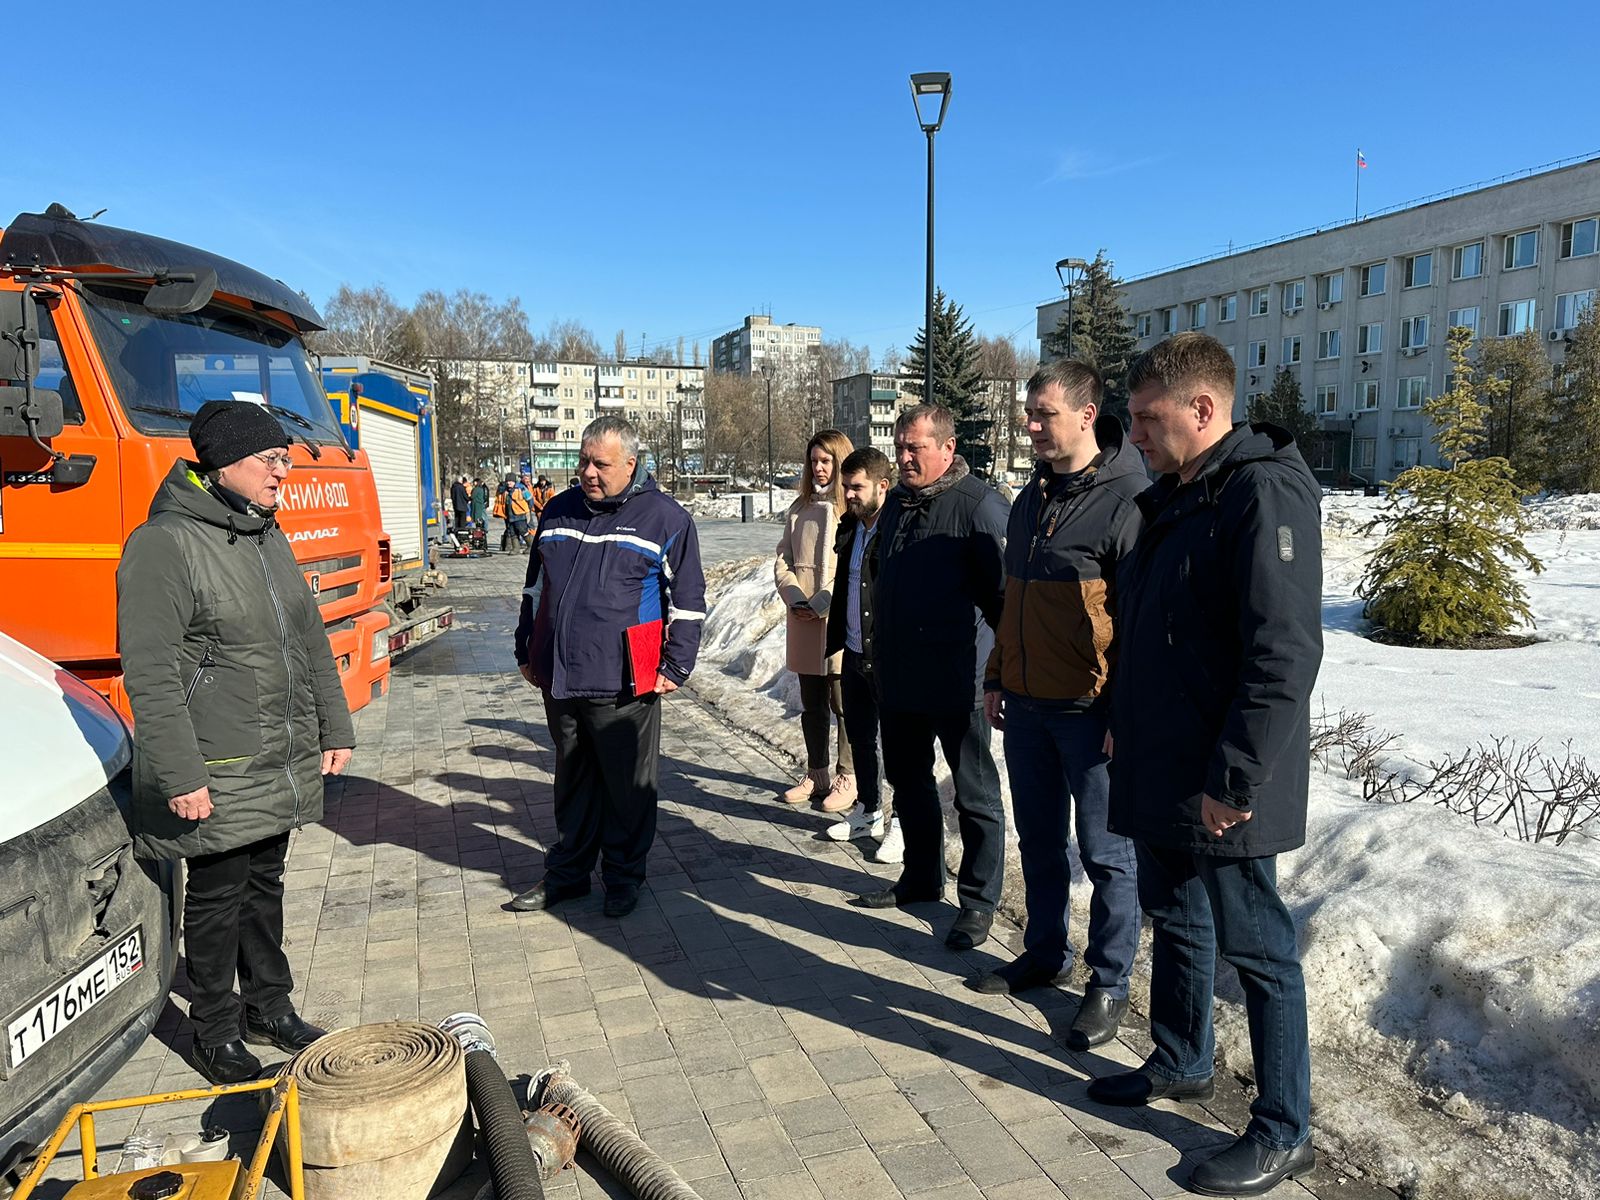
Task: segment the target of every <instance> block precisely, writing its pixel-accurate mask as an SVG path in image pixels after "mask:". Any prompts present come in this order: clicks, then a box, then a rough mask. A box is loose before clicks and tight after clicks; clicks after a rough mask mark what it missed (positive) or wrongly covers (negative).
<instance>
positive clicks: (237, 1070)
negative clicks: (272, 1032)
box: [189, 1040, 261, 1084]
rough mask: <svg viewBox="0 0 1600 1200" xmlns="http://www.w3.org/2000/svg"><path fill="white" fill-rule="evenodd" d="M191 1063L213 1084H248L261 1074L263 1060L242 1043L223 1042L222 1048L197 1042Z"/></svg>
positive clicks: (190, 1055) (190, 1056)
mask: <svg viewBox="0 0 1600 1200" xmlns="http://www.w3.org/2000/svg"><path fill="white" fill-rule="evenodd" d="M189 1061H190V1063H192V1064H193V1065H194V1069H195V1070H196V1071H199V1072H200V1074H202V1075H204V1076H205V1077H206V1078H207V1079H209V1080H210V1081H211V1082H212V1083H217V1084H222V1083H247V1082H249V1081H250V1080H252V1079H254V1078H255V1077H256V1076H257V1075H259V1074H260V1073H261V1060H260V1059H259V1058H257V1057H256V1056H255V1055H254V1054H251V1053H250V1051H249V1050H247V1049H245V1044H244V1043H243V1042H241V1041H237V1040H235V1041H231V1042H223V1043H222V1045H220V1046H202V1045H200V1043H199V1042H196V1043H195V1045H194V1048H193V1050H192V1051H190V1054H189Z"/></svg>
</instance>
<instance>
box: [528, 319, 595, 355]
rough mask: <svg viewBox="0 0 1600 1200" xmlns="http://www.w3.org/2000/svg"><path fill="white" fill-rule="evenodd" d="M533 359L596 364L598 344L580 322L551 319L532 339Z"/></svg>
mask: <svg viewBox="0 0 1600 1200" xmlns="http://www.w3.org/2000/svg"><path fill="white" fill-rule="evenodd" d="M534 357H535V358H537V359H539V360H540V361H541V362H597V361H598V360H599V359H600V342H599V339H597V338H596V337H595V336H594V334H593V333H592V332H591V331H590V330H589V329H588V327H587V326H585V325H584V324H583V323H582V322H581V321H577V320H574V319H572V318H571V317H553V318H551V321H550V324H549V325H548V326H546V327H545V331H544V333H542V334H541V335H540V336H539V337H537V338H536V339H534Z"/></svg>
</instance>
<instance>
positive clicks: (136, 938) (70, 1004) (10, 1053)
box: [6, 927, 144, 1069]
mask: <svg viewBox="0 0 1600 1200" xmlns="http://www.w3.org/2000/svg"><path fill="white" fill-rule="evenodd" d="M143 969H144V930H143V928H142V927H140V928H136V929H134V930H132V931H131V932H129V933H127V934H124V935H123V936H122V937H121V938H120V939H119V940H118V941H117V943H116V944H115V945H114V946H112V947H111V948H110V949H108V950H106V951H105V952H104V953H102V954H101V955H100V956H99V957H97V958H96V959H95V960H94V961H93V962H91V963H89V965H88V966H86V967H84V968H83V969H82V970H80V971H79V972H78V973H77V974H76V975H74V976H73V977H72V978H71V979H69V980H67V982H65V983H63V984H62V985H61V986H60V987H57V988H53V989H52V990H51V991H49V992H46V993H45V994H44V995H43V996H40V997H39V999H38V1000H36V1001H34V1002H33V1003H32V1004H30V1005H29V1006H28V1007H27V1008H25V1009H24V1010H23V1011H22V1012H20V1013H18V1014H17V1015H16V1016H15V1017H13V1018H12V1019H11V1020H10V1021H8V1022H6V1059H7V1061H8V1063H9V1065H10V1066H11V1067H12V1068H13V1069H15V1068H16V1067H18V1066H20V1065H21V1064H22V1063H24V1062H26V1061H27V1060H28V1059H29V1058H31V1057H32V1056H33V1055H35V1054H37V1053H39V1051H40V1050H42V1049H43V1048H44V1046H45V1043H47V1042H49V1041H50V1039H51V1038H53V1037H55V1036H56V1035H58V1034H60V1033H62V1032H63V1031H64V1030H66V1029H67V1027H68V1026H70V1025H71V1024H72V1023H73V1022H75V1021H79V1020H82V1019H83V1015H84V1014H85V1013H86V1012H88V1011H89V1010H90V1009H92V1008H94V1006H95V1005H97V1004H99V1003H100V1002H101V1001H102V1000H104V999H105V998H106V997H107V996H109V995H110V994H111V993H112V992H114V991H116V990H117V989H118V988H119V987H121V986H122V985H123V984H125V983H127V982H128V980H130V979H132V978H133V977H134V976H135V975H137V974H138V973H139V972H140V971H142V970H143Z"/></svg>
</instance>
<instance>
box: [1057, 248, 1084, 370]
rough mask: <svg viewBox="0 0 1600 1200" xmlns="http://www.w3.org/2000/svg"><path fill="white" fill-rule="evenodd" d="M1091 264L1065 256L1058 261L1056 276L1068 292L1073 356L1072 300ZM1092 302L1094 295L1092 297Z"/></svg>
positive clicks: (1069, 341)
mask: <svg viewBox="0 0 1600 1200" xmlns="http://www.w3.org/2000/svg"><path fill="white" fill-rule="evenodd" d="M1088 267H1089V264H1088V263H1086V262H1084V261H1083V259H1081V258H1063V259H1062V260H1061V261H1060V262H1058V263H1056V278H1057V279H1059V280H1061V290H1062V291H1063V292H1065V293H1066V294H1067V357H1068V358H1071V357H1072V302H1073V297H1074V293H1076V291H1077V289H1078V281H1079V280H1080V279H1082V278H1083V273H1084V271H1086V270H1088ZM1091 302H1092V297H1091Z"/></svg>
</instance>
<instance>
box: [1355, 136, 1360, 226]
mask: <svg viewBox="0 0 1600 1200" xmlns="http://www.w3.org/2000/svg"><path fill="white" fill-rule="evenodd" d="M1355 219H1356V220H1358V221H1359V220H1361V148H1360V147H1359V146H1357V147H1356V217H1355Z"/></svg>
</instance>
